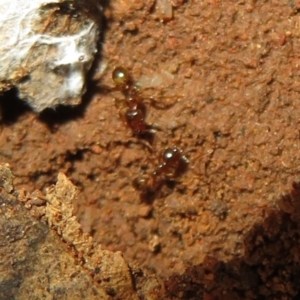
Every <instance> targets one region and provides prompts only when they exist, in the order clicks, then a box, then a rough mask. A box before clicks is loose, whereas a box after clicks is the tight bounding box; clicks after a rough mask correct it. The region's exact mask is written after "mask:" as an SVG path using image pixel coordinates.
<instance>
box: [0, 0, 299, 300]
mask: <svg viewBox="0 0 300 300" xmlns="http://www.w3.org/2000/svg"><path fill="white" fill-rule="evenodd" d="M174 4H177V6H176V7H174V15H173V18H172V19H171V20H168V21H162V20H161V15H160V14H158V12H157V11H156V10H155V6H154V5H150V4H149V1H146V0H145V1H142V0H135V1H130V2H129V1H128V2H127V1H122V0H115V1H111V2H110V3H108V4H107V5H106V6H105V10H104V12H105V16H106V29H105V31H104V32H103V33H102V34H103V36H102V42H101V44H100V47H101V51H100V53H99V58H98V61H97V62H96V63H95V66H94V70H93V74H90V77H91V78H90V82H89V85H88V92H87V94H86V95H85V97H84V99H83V102H82V104H81V105H79V106H77V107H73V108H72V107H57V109H55V110H46V111H44V112H43V113H41V114H40V115H36V114H35V113H33V112H32V111H30V110H29V109H28V108H27V107H26V106H25V105H24V104H23V102H21V101H20V100H18V99H17V97H16V91H10V92H8V93H6V94H5V95H3V97H2V98H1V99H0V105H1V127H0V145H1V151H0V161H1V162H6V163H9V164H10V167H11V169H12V171H13V173H14V174H15V176H16V178H15V181H14V184H15V186H16V188H17V189H23V188H24V189H27V190H29V191H34V190H36V189H40V190H43V189H45V188H46V187H48V186H49V185H51V184H53V183H55V180H56V177H57V174H58V172H64V173H65V174H66V175H67V176H68V177H69V178H70V179H71V180H72V181H73V182H74V183H75V184H76V185H77V186H78V187H79V188H80V190H81V194H80V197H79V198H78V203H76V213H77V216H78V218H79V220H80V222H81V224H82V228H83V230H84V231H85V232H90V233H92V235H93V236H94V238H95V240H96V241H97V242H99V243H100V244H101V245H102V248H104V249H109V250H114V251H117V250H119V251H122V253H123V254H124V257H125V259H126V260H127V261H129V262H131V263H132V264H137V265H139V266H141V267H143V269H144V270H146V271H147V272H148V273H149V274H151V273H154V274H156V275H157V276H159V277H160V278H167V277H168V276H172V275H174V274H175V273H183V272H184V271H185V270H186V268H189V267H192V266H195V265H198V264H200V263H203V261H204V258H205V257H206V255H209V256H210V257H214V259H217V260H221V261H223V262H228V261H232V260H233V259H235V258H238V257H240V256H242V255H243V254H244V252H245V249H244V239H245V236H246V234H247V233H248V232H249V231H250V229H251V228H252V227H253V225H254V224H256V223H258V222H261V221H262V220H263V219H264V218H265V216H264V209H265V208H267V207H268V208H269V207H274V206H275V205H276V201H277V200H278V199H279V197H280V195H282V194H283V193H285V192H287V191H288V190H290V188H291V184H292V182H293V181H299V179H300V176H299V175H300V174H299V171H300V169H299V165H300V151H299V146H300V144H299V129H298V126H299V115H300V108H298V102H299V96H300V86H299V82H300V81H299V80H300V78H299V76H300V59H299V57H300V42H299V36H300V31H299V14H298V13H299V9H300V2H299V1H280V0H273V1H250V0H249V1H217V0H210V1H208V0H205V1H192V0H190V1H177V3H174ZM116 66H123V67H126V68H127V69H128V70H129V71H130V74H132V77H133V78H134V80H135V82H137V83H139V84H140V85H141V86H142V88H141V89H142V91H141V98H143V99H144V98H145V99H146V98H147V97H154V98H155V99H156V100H157V101H158V102H159V103H160V102H161V103H162V104H163V105H162V106H163V108H162V109H158V108H157V107H153V106H151V105H150V104H149V103H148V102H147V104H146V105H147V123H149V124H157V125H158V126H159V130H157V132H156V133H155V139H154V142H153V145H151V147H150V148H151V149H149V145H148V144H147V141H146V142H145V140H142V139H139V138H137V137H134V136H133V135H132V132H131V130H130V128H129V127H128V126H127V125H126V124H125V123H124V122H123V120H122V118H121V117H120V114H119V112H120V109H119V106H118V105H115V98H117V99H122V97H121V95H120V94H119V93H118V92H116V91H114V89H110V88H108V87H113V86H114V85H113V82H112V79H111V73H112V70H113V69H114V68H115V67H116ZM117 102H119V100H117ZM145 103H146V102H145ZM121 113H122V110H121ZM171 146H177V147H179V148H180V149H182V151H183V153H184V155H186V156H187V158H188V159H189V168H188V170H187V172H186V173H185V174H183V176H182V177H181V178H180V179H179V180H178V181H177V182H176V183H175V184H173V185H164V186H163V187H162V188H161V189H160V190H159V191H158V192H157V193H156V195H155V199H153V200H152V201H148V202H147V201H142V199H141V197H140V193H139V191H137V190H135V189H134V187H133V181H134V179H135V178H137V177H139V176H140V174H141V173H142V172H146V173H147V172H148V173H150V172H152V171H153V170H154V169H155V167H156V165H157V157H158V156H159V155H160V153H161V151H163V149H165V148H166V147H171ZM211 299H213V298H211ZM228 299H229V298H228ZM232 299H233V298H232Z"/></svg>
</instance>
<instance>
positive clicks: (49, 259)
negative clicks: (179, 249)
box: [0, 164, 159, 300]
mask: <svg viewBox="0 0 300 300" xmlns="http://www.w3.org/2000/svg"><path fill="white" fill-rule="evenodd" d="M12 180H13V175H12V174H11V172H10V170H9V166H8V165H7V164H6V165H0V209H1V211H0V257H1V263H0V274H1V276H0V299H15V298H17V299H54V298H55V299H101V300H102V299H103V300H105V299H111V298H114V299H124V300H125V299H128V300H129V299H130V300H134V299H139V296H138V294H139V295H144V296H143V297H146V299H157V298H156V297H155V296H153V295H154V292H155V290H156V289H158V290H159V285H158V283H157V281H155V280H153V279H151V278H150V280H148V284H146V285H145V289H144V291H143V288H141V289H140V291H139V293H138V292H137V291H136V289H135V287H134V283H133V281H132V273H131V269H130V268H129V266H128V265H127V263H126V262H125V261H124V259H123V257H122V254H121V253H120V252H117V253H113V252H111V251H106V250H102V249H101V247H100V246H99V245H98V246H97V245H95V244H94V243H93V241H92V238H91V237H90V236H89V235H87V234H84V233H82V231H81V229H80V225H79V223H78V222H77V220H76V218H75V217H74V216H73V214H72V212H73V206H72V201H73V200H74V197H76V196H77V189H76V187H75V186H74V185H73V184H72V183H71V182H70V181H69V180H68V179H67V178H66V177H65V176H64V175H63V174H62V173H61V174H59V176H58V182H57V184H56V185H55V186H53V187H52V188H50V189H49V190H48V192H47V194H46V197H43V196H42V194H41V193H35V194H31V195H29V194H27V193H26V192H24V191H23V192H17V191H14V190H13V183H12ZM26 208H27V209H26ZM135 277H137V276H135ZM138 277H142V275H141V274H139V276H138Z"/></svg>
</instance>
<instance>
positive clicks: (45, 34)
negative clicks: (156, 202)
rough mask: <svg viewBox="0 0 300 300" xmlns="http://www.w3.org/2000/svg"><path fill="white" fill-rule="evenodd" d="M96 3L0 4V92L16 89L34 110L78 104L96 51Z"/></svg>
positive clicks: (7, 0) (39, 0) (31, 0)
mask: <svg viewBox="0 0 300 300" xmlns="http://www.w3.org/2000/svg"><path fill="white" fill-rule="evenodd" d="M98 3H99V1H97V0H85V1H82V0H73V1H70V0H69V1H66V0H64V1H63V0H52V1H49V0H0V91H4V90H7V89H9V88H11V87H14V86H15V87H17V88H18V90H19V95H20V98H22V99H24V100H26V101H27V102H28V104H29V105H30V106H31V107H32V108H33V109H34V110H35V111H37V112H40V111H42V110H43V109H45V108H47V107H55V106H57V105H58V104H64V105H75V104H78V103H80V101H81V97H82V95H83V93H84V92H85V78H86V73H87V71H88V70H89V69H90V67H91V65H92V62H93V59H94V56H95V53H96V52H97V48H96V46H97V41H98V37H99V31H100V28H99V26H98V24H99V22H98V20H97V18H98V17H99V18H100V15H101V9H100V7H99V4H98ZM97 5H98V6H97ZM90 11H91V12H90ZM0 101H1V99H0Z"/></svg>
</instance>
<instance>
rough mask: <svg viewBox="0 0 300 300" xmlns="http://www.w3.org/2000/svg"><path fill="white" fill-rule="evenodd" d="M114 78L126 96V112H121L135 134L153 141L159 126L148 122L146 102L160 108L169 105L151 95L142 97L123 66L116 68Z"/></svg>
mask: <svg viewBox="0 0 300 300" xmlns="http://www.w3.org/2000/svg"><path fill="white" fill-rule="evenodd" d="M112 79H113V81H114V83H115V86H116V89H117V90H118V91H120V92H121V93H122V94H123V95H124V97H125V99H124V101H123V104H124V103H125V104H126V109H125V112H124V113H122V114H121V117H122V118H123V119H124V121H125V123H126V124H127V125H128V127H129V128H130V129H131V131H132V133H133V135H134V136H136V137H139V138H144V139H146V140H148V141H150V142H152V140H153V134H154V133H155V132H156V130H157V129H158V128H157V127H155V126H154V125H149V124H148V123H147V122H146V120H145V119H146V114H147V108H146V105H145V103H146V101H148V102H150V104H151V105H152V106H154V107H156V108H158V109H165V108H167V107H168V105H164V104H161V103H160V104H159V103H157V102H156V101H155V100H154V99H152V98H151V97H148V98H144V97H142V96H141V94H140V91H139V89H138V87H137V86H136V85H135V84H134V82H133V80H132V77H131V76H130V74H129V72H128V70H126V69H125V68H123V67H116V68H115V69H114V71H113V73H112ZM169 106H170V105H169Z"/></svg>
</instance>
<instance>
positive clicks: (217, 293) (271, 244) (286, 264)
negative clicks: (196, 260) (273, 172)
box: [164, 183, 300, 300]
mask: <svg viewBox="0 0 300 300" xmlns="http://www.w3.org/2000/svg"><path fill="white" fill-rule="evenodd" d="M265 215H266V217H265V219H264V221H263V222H262V223H259V224H255V225H254V226H253V227H252V229H251V230H250V231H249V232H248V233H247V235H246V236H245V239H244V256H243V257H240V258H238V259H233V260H231V261H229V262H226V263H225V262H223V261H219V260H218V259H216V258H214V257H210V256H207V257H206V258H205V260H204V262H203V263H202V264H200V265H197V266H193V267H190V268H188V269H187V270H186V271H185V273H184V274H182V275H176V274H175V275H173V276H171V277H170V278H169V279H168V280H166V281H165V283H164V284H165V288H166V296H165V299H191V300H192V299H195V300H196V299H197V300H199V299H207V300H208V299H209V300H227V299H228V300H234V299H300V183H294V184H293V189H292V191H291V193H290V194H289V195H286V196H283V197H282V198H281V199H280V200H279V201H278V208H277V209H270V208H269V209H266V211H265Z"/></svg>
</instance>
